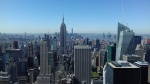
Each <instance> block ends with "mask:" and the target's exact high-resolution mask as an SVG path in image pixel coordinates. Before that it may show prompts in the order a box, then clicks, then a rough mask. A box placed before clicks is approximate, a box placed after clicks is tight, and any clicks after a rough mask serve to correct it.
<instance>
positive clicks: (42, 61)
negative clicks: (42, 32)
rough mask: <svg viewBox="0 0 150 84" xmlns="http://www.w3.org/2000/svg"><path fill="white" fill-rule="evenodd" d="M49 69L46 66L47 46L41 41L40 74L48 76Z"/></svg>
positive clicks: (47, 65) (48, 66)
mask: <svg viewBox="0 0 150 84" xmlns="http://www.w3.org/2000/svg"><path fill="white" fill-rule="evenodd" d="M50 73H51V68H50V65H49V64H48V46H47V42H46V41H43V40H42V41H41V47H40V74H43V75H44V74H50Z"/></svg>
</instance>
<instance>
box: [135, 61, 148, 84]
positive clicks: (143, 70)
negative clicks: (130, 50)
mask: <svg viewBox="0 0 150 84" xmlns="http://www.w3.org/2000/svg"><path fill="white" fill-rule="evenodd" d="M134 64H135V65H136V66H138V67H139V68H140V78H141V80H140V84H148V67H149V66H148V65H149V64H148V62H146V61H138V62H135V63H134Z"/></svg>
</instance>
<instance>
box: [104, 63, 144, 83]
mask: <svg viewBox="0 0 150 84" xmlns="http://www.w3.org/2000/svg"><path fill="white" fill-rule="evenodd" d="M103 84H141V83H140V68H139V67H137V66H135V65H134V64H131V63H129V62H126V61H117V62H114V61H112V62H108V64H106V65H105V67H104V69H103ZM142 84H143V83H142ZM144 84H145V83H144Z"/></svg>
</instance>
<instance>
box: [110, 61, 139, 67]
mask: <svg viewBox="0 0 150 84" xmlns="http://www.w3.org/2000/svg"><path fill="white" fill-rule="evenodd" d="M128 63H129V62H128ZM108 64H109V65H110V66H111V67H112V68H139V67H137V66H135V65H134V64H132V63H129V65H130V66H119V67H117V66H115V65H114V64H113V63H112V62H109V63H108Z"/></svg>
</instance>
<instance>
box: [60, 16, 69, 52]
mask: <svg viewBox="0 0 150 84" xmlns="http://www.w3.org/2000/svg"><path fill="white" fill-rule="evenodd" d="M66 34H67V31H66V24H65V23H64V17H63V20H62V24H61V27H60V53H61V54H65V53H66Z"/></svg>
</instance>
